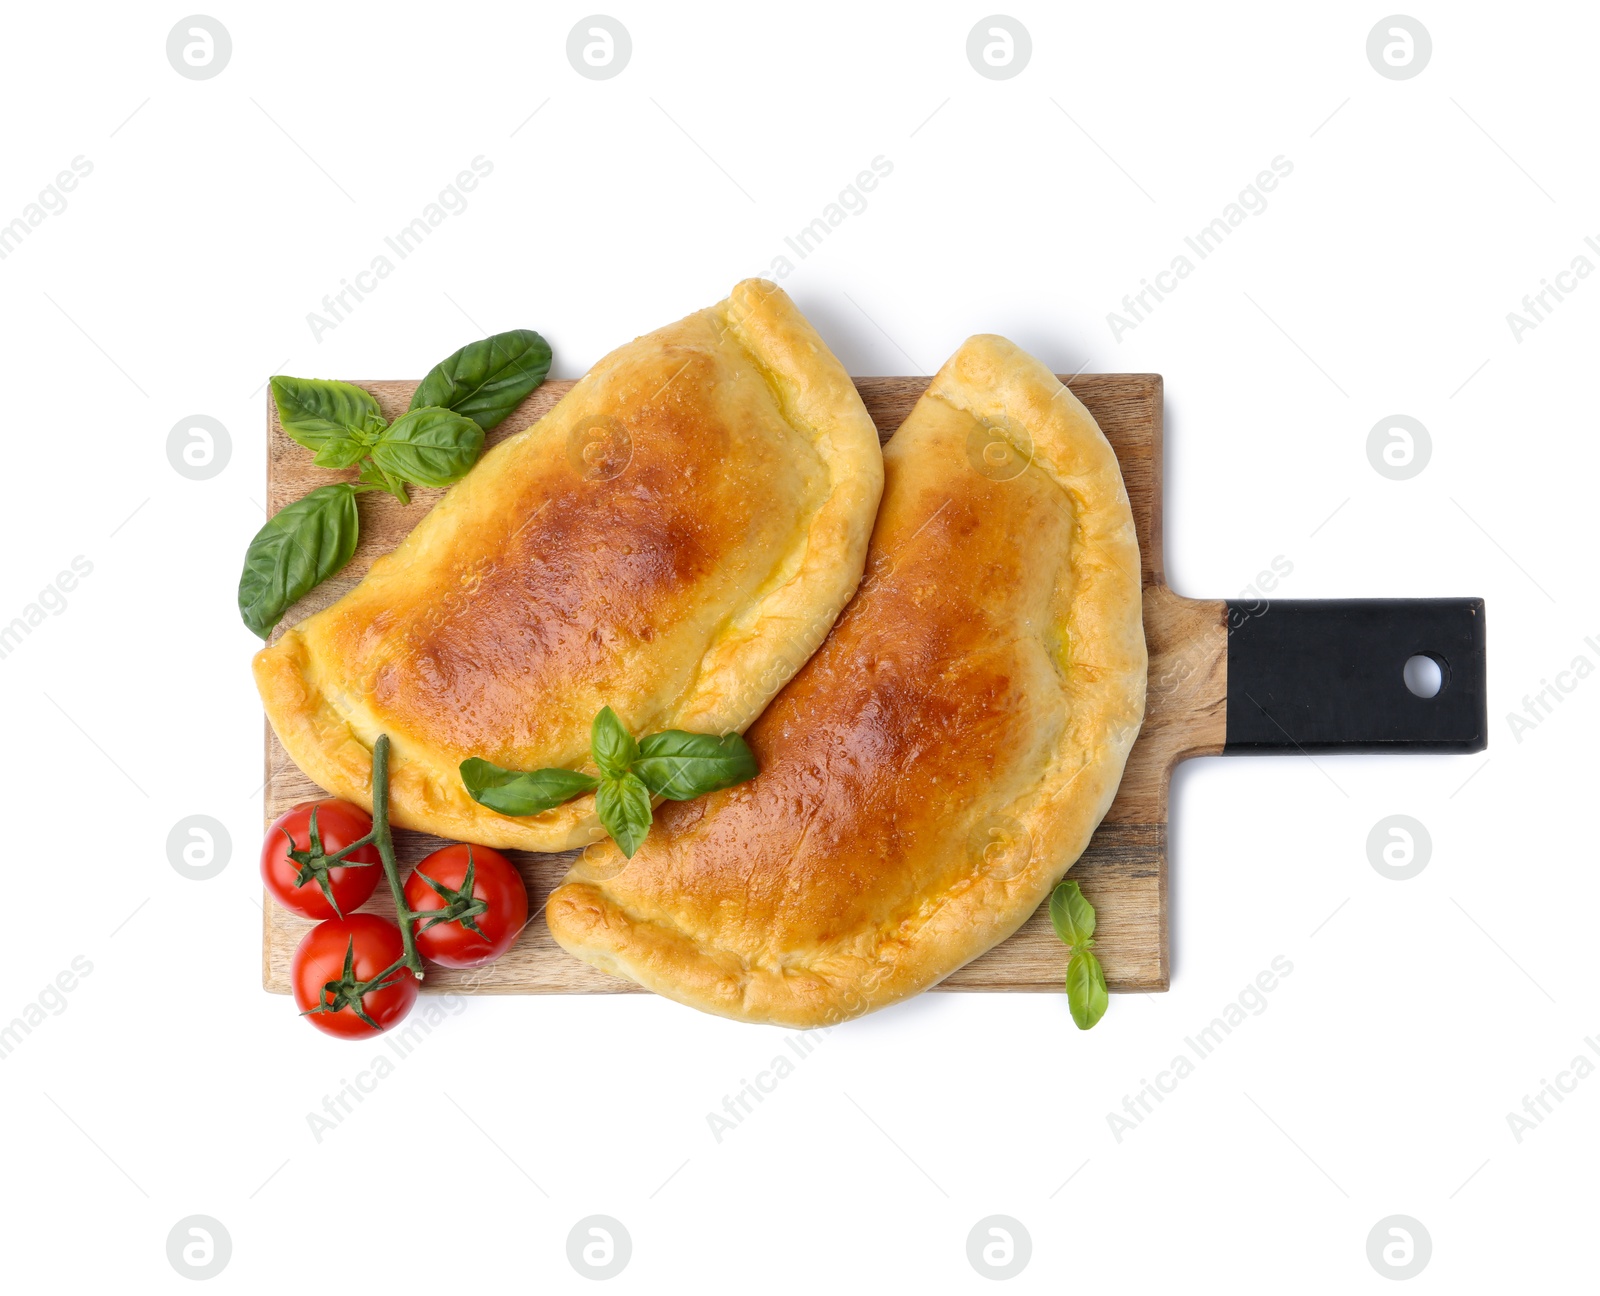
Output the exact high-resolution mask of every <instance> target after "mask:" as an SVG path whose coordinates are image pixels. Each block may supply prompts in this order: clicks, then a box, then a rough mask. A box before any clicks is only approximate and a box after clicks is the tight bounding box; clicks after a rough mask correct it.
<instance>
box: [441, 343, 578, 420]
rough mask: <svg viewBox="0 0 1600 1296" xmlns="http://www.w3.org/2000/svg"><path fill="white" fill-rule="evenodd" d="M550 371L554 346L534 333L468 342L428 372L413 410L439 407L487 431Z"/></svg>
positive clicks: (515, 406) (514, 407) (519, 402)
mask: <svg viewBox="0 0 1600 1296" xmlns="http://www.w3.org/2000/svg"><path fill="white" fill-rule="evenodd" d="M549 372H550V344H549V343H547V342H546V341H545V340H544V339H543V338H542V337H540V336H539V335H538V334H537V333H535V332H534V331H533V330H532V329H514V330H513V331H512V332H510V333H496V334H495V335H494V336H493V337H486V338H484V339H483V340H482V341H481V342H470V343H468V344H467V345H466V346H464V347H462V348H461V350H459V351H457V352H456V353H455V354H454V355H453V356H451V357H450V358H449V359H447V360H441V361H440V362H439V363H438V364H436V365H434V367H433V368H432V369H430V370H429V371H428V376H427V377H426V378H424V379H423V380H422V383H421V385H420V386H418V388H417V390H416V394H415V395H413V396H412V398H411V408H412V409H421V408H422V407H423V406H425V405H438V406H441V407H442V408H444V409H449V410H454V411H455V412H456V413H457V414H465V415H466V416H467V417H468V418H470V419H471V420H472V421H473V422H475V423H476V424H477V425H478V426H479V427H481V428H483V429H484V430H485V431H487V430H488V429H489V428H492V427H494V426H495V424H497V423H499V422H500V421H501V420H502V419H503V418H505V416H506V415H507V414H509V413H511V411H512V410H514V409H516V408H517V406H518V405H520V404H521V403H522V401H523V398H524V397H526V396H527V394H528V393H529V392H531V391H532V390H533V389H534V388H535V387H537V386H538V385H539V384H540V383H542V382H543V381H544V379H545V375H546V374H548V373H549Z"/></svg>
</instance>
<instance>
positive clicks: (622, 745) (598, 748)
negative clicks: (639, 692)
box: [589, 707, 648, 822]
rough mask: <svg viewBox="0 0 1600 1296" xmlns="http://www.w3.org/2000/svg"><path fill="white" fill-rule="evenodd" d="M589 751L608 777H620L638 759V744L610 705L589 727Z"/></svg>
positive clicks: (603, 709)
mask: <svg viewBox="0 0 1600 1296" xmlns="http://www.w3.org/2000/svg"><path fill="white" fill-rule="evenodd" d="M589 751H590V753H591V754H592V755H593V756H594V763H595V764H596V765H598V766H599V767H600V772H601V773H602V774H604V775H605V776H606V777H608V778H621V777H622V776H623V775H624V774H626V773H627V772H628V771H629V770H630V769H632V768H633V762H634V761H636V760H638V759H639V744H638V743H636V742H634V740H633V735H632V734H631V733H629V732H628V730H627V727H626V726H625V725H624V724H623V723H622V721H621V720H620V719H618V718H617V713H616V712H615V711H613V710H612V709H611V708H610V707H601V708H600V711H599V714H598V715H596V716H595V718H594V724H593V725H591V726H590V727H589ZM646 822H648V820H647V821H646Z"/></svg>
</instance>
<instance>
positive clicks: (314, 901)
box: [261, 801, 383, 919]
mask: <svg viewBox="0 0 1600 1296" xmlns="http://www.w3.org/2000/svg"><path fill="white" fill-rule="evenodd" d="M313 810H314V811H316V815H317V838H318V840H319V841H320V842H321V843H322V852H323V854H324V855H334V854H336V853H338V852H339V851H341V850H343V849H344V848H345V847H346V846H348V845H350V843H351V842H358V841H360V840H361V839H362V838H363V837H365V836H366V835H367V834H368V833H369V832H371V831H372V816H371V815H369V814H368V813H367V812H366V811H365V810H363V809H362V808H361V807H360V806H353V805H351V804H350V803H349V802H348V801H307V802H305V803H304V804H303V805H297V806H295V808H294V809H293V810H288V811H285V812H284V813H283V814H281V815H279V816H278V817H277V819H276V820H274V821H273V824H272V827H270V828H268V829H267V837H266V840H265V841H264V842H262V843H261V880H262V881H263V882H265V883H266V886H267V890H268V891H270V892H271V893H272V898H273V899H274V900H276V901H277V902H278V903H279V904H281V905H282V906H283V907H284V908H285V909H287V910H288V911H289V912H290V913H296V914H299V915H300V916H301V917H302V918H316V919H322V918H337V917H338V916H339V915H340V914H341V913H345V914H348V913H350V912H352V911H353V910H356V909H359V908H360V907H361V906H362V905H364V904H366V902H367V901H368V900H370V899H372V893H373V891H374V890H376V889H377V886H378V882H379V880H380V879H381V878H382V877H383V868H382V863H381V861H380V860H379V858H378V848H377V847H376V846H363V847H362V848H361V849H360V850H358V851H352V852H351V853H350V855H349V856H348V859H349V861H350V864H351V865H357V864H360V865H364V866H365V867H360V868H357V867H347V866H346V865H343V864H336V865H334V866H333V867H332V868H330V869H329V870H328V874H327V876H328V888H329V890H331V891H332V892H333V899H334V904H329V903H328V897H327V895H326V894H325V893H324V892H323V890H322V887H321V886H320V885H319V884H318V882H317V880H316V878H315V877H307V879H306V881H305V882H304V883H301V882H300V880H299V878H300V873H301V866H300V865H299V864H298V863H296V862H295V861H294V860H292V859H290V858H289V851H290V849H291V847H292V848H293V849H295V850H297V851H309V850H310V849H311V812H312V811H313ZM335 905H337V908H335Z"/></svg>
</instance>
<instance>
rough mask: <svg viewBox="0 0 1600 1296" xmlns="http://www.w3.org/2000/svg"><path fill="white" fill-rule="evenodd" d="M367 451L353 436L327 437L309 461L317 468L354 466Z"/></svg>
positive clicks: (362, 443) (363, 444) (364, 445)
mask: <svg viewBox="0 0 1600 1296" xmlns="http://www.w3.org/2000/svg"><path fill="white" fill-rule="evenodd" d="M366 453H367V446H366V444H365V443H364V442H361V441H357V440H356V439H355V438H354V437H349V436H335V437H329V438H328V439H327V440H326V441H324V442H323V443H322V446H321V448H320V449H318V451H317V454H316V457H315V458H314V459H313V460H312V461H311V462H312V463H314V464H316V465H317V467H318V468H354V467H355V466H356V464H357V462H358V461H359V460H360V459H361V456H362V455H364V454H366Z"/></svg>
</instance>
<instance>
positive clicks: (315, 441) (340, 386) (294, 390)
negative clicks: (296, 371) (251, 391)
mask: <svg viewBox="0 0 1600 1296" xmlns="http://www.w3.org/2000/svg"><path fill="white" fill-rule="evenodd" d="M272 399H273V402H274V403H275V404H276V405H277V407H278V422H279V423H280V424H281V425H282V427H283V430H284V431H285V432H287V433H288V434H289V435H290V436H291V437H293V438H294V439H295V440H296V441H298V442H299V443H300V444H301V445H303V446H305V448H306V449H307V450H320V449H322V447H323V445H324V444H326V443H327V442H328V441H329V440H330V439H332V438H334V437H340V436H348V435H349V434H350V433H352V432H372V431H376V430H377V429H379V428H382V427H383V425H384V423H383V415H382V413H380V412H379V410H378V402H377V401H376V400H374V399H373V397H372V393H371V392H367V391H363V390H362V389H361V388H359V387H356V386H354V385H352V384H351V383H343V382H330V381H328V380H326V379H323V378H289V377H286V376H285V375H283V374H278V375H276V376H275V377H274V378H273V379H272Z"/></svg>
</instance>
